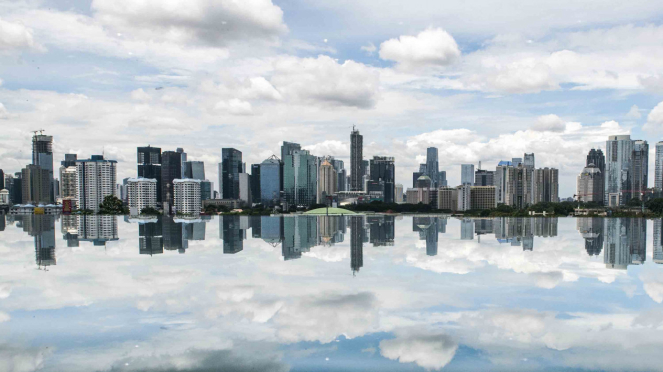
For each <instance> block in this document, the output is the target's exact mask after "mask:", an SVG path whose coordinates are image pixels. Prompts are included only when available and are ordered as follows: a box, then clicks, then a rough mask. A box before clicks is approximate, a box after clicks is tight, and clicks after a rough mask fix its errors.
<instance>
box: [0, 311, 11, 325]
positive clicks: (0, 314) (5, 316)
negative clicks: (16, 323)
mask: <svg viewBox="0 0 663 372" xmlns="http://www.w3.org/2000/svg"><path fill="white" fill-rule="evenodd" d="M10 319H11V317H10V316H9V314H7V313H3V312H2V311H0V323H2V322H8V321H9V320H10Z"/></svg>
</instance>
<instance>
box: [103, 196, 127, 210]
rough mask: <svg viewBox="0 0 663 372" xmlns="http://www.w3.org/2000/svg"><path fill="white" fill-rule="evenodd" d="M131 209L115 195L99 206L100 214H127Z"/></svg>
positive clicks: (108, 197)
mask: <svg viewBox="0 0 663 372" xmlns="http://www.w3.org/2000/svg"><path fill="white" fill-rule="evenodd" d="M127 213H129V209H128V208H127V207H125V206H124V204H123V203H122V200H120V199H118V198H117V197H115V195H108V196H106V197H105V198H104V201H103V202H102V203H101V204H99V214H127Z"/></svg>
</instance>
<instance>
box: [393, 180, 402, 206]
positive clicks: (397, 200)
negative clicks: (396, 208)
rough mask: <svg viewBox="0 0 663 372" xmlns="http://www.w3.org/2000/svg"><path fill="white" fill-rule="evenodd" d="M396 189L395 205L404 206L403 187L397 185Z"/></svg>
mask: <svg viewBox="0 0 663 372" xmlns="http://www.w3.org/2000/svg"><path fill="white" fill-rule="evenodd" d="M394 189H395V191H394V203H397V204H403V185H401V184H400V183H397V184H396V186H394Z"/></svg>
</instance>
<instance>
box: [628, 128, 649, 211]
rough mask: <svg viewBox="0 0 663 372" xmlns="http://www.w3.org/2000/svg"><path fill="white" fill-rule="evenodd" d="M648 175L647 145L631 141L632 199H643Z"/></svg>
mask: <svg viewBox="0 0 663 372" xmlns="http://www.w3.org/2000/svg"><path fill="white" fill-rule="evenodd" d="M648 174H649V144H648V143H647V141H640V140H637V141H633V188H632V191H633V192H632V195H631V197H632V198H638V199H640V200H643V199H644V196H645V193H646V192H647V185H648V181H649V179H648Z"/></svg>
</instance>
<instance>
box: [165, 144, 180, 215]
mask: <svg viewBox="0 0 663 372" xmlns="http://www.w3.org/2000/svg"><path fill="white" fill-rule="evenodd" d="M181 178H182V154H181V153H178V152H176V151H164V152H162V153H161V198H162V206H163V210H164V211H165V212H166V213H171V212H172V210H171V209H172V206H174V205H175V192H174V185H173V181H174V180H176V179H181Z"/></svg>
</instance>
